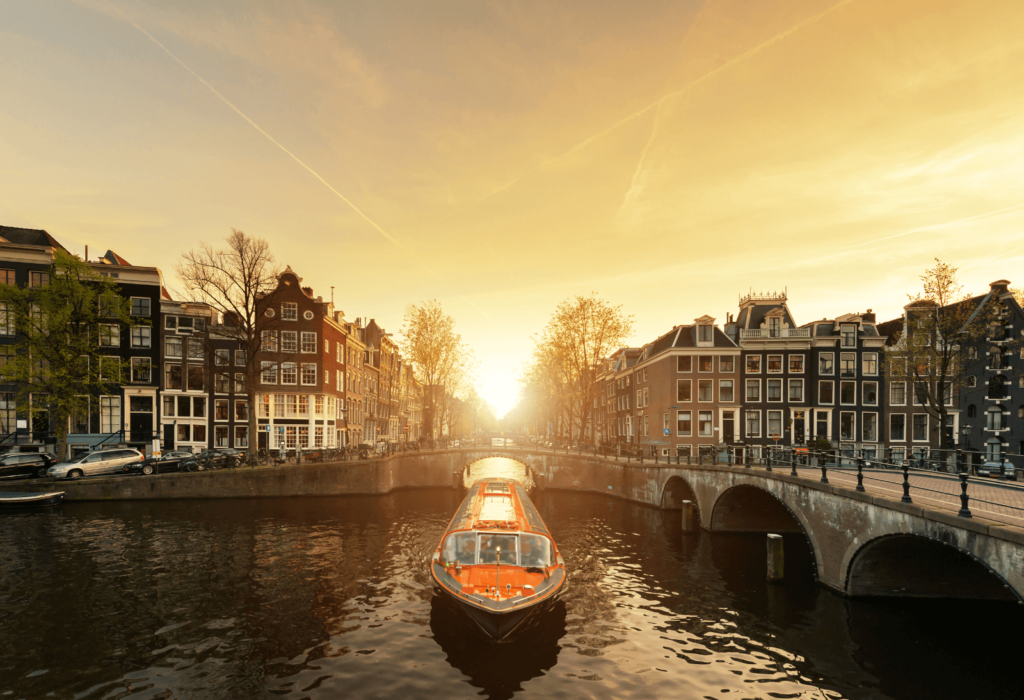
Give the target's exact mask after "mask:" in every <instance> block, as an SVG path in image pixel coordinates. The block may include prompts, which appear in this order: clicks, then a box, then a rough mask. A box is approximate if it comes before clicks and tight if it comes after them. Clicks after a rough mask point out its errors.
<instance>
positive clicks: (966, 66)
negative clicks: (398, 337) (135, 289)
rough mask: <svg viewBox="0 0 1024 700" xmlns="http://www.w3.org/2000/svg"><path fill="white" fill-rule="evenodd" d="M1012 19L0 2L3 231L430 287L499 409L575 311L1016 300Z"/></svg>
mask: <svg viewBox="0 0 1024 700" xmlns="http://www.w3.org/2000/svg"><path fill="white" fill-rule="evenodd" d="M1022 27H1024V2H1020V0H1006V1H1003V2H1000V1H997V0H986V1H985V2H974V3H965V2H962V1H960V0H958V1H954V0H843V1H841V2H835V1H834V0H792V1H790V0H771V1H769V0H705V1H696V0H693V1H689V0H673V1H671V2H602V1H598V0H579V1H573V2H570V1H568V0H559V1H558V2H539V1H538V2H518V3H497V2H483V1H480V0H467V1H465V2H425V1H423V0H409V1H408V2H373V3H370V2H365V1H356V0H352V1H345V2H288V3H271V2H265V3H259V2H250V1H248V0H247V1H245V2H241V1H239V2H216V3H210V2H207V1H202V2H199V1H196V2H127V1H126V0H110V2H106V1H105V0H81V1H80V2H71V1H60V2H57V1H49V0H31V1H30V0H0V224H4V225H10V226H25V227H32V228H44V229H46V230H48V231H49V232H50V233H52V234H53V235H54V236H55V237H56V238H57V239H58V240H60V241H61V242H62V243H63V244H64V245H65V246H66V247H67V248H69V249H71V250H72V251H74V252H82V251H83V249H84V246H86V245H88V246H89V247H90V253H91V254H92V255H93V256H95V255H98V254H102V253H103V252H104V251H105V250H107V249H108V248H109V249H113V250H115V251H116V252H117V253H119V254H120V255H122V256H123V257H125V258H127V259H128V260H129V261H131V262H132V263H134V264H138V265H154V266H157V267H160V268H161V269H162V270H163V272H164V274H165V275H166V279H167V282H168V283H169V286H170V288H171V289H172V291H173V290H175V289H178V290H180V284H179V283H178V281H177V280H176V279H175V278H174V276H173V275H174V273H173V268H174V265H175V262H176V261H177V259H178V258H179V256H180V255H181V253H182V252H183V251H185V250H188V249H190V248H192V247H194V246H196V245H197V243H199V242H200V241H218V240H221V239H223V238H224V237H225V236H226V235H227V234H228V233H230V229H231V228H232V227H234V228H239V229H242V230H244V231H245V232H246V233H249V234H252V235H256V236H260V237H263V238H266V239H267V240H268V241H269V242H270V243H271V246H272V247H273V249H274V251H275V253H276V256H277V259H278V261H279V262H280V263H281V264H282V265H284V264H288V265H291V266H292V268H293V269H294V270H295V271H296V272H297V273H298V274H299V275H300V276H302V277H303V278H304V281H305V283H306V284H308V285H310V286H312V287H313V288H314V290H315V293H317V294H323V295H324V296H325V297H327V296H329V295H330V287H331V286H332V285H333V286H334V287H335V300H336V303H337V306H338V307H339V308H341V309H343V310H344V311H345V313H346V317H347V318H350V319H351V318H355V317H357V316H366V317H373V318H376V319H377V321H378V322H379V323H381V324H382V325H383V326H385V327H386V328H387V329H388V330H392V331H395V332H398V331H400V329H401V325H402V317H403V314H404V313H405V311H406V309H407V308H408V307H409V305H410V304H413V303H416V302H418V301H422V300H426V299H430V298H437V299H438V300H440V301H441V303H442V305H443V306H444V308H445V309H446V310H447V311H448V312H449V313H451V314H452V315H453V316H454V317H455V318H456V320H457V324H458V329H459V330H460V331H461V332H462V334H463V338H464V340H465V341H466V342H467V343H468V344H469V345H470V346H471V347H473V348H474V349H475V350H476V353H477V355H478V356H479V358H480V360H481V368H480V382H479V386H480V389H481V393H482V394H483V395H484V397H485V398H487V399H488V400H490V402H491V403H492V404H493V405H494V406H495V407H496V408H497V409H498V411H499V413H504V411H506V410H507V409H508V408H510V407H511V406H512V404H513V403H514V401H515V392H516V376H517V374H518V371H519V368H520V366H521V365H522V363H523V362H524V361H525V360H526V358H527V357H528V355H529V351H530V345H531V341H530V336H531V334H534V333H536V332H538V331H539V330H540V329H541V328H542V327H543V326H544V324H545V322H546V321H547V319H548V317H549V315H550V313H551V312H552V310H553V309H554V307H555V305H556V304H557V303H558V302H559V301H561V300H563V299H565V298H567V297H570V296H572V295H576V294H589V293H591V292H596V293H598V294H599V295H600V296H601V297H603V298H605V299H607V300H609V301H612V302H613V303H617V304H618V303H621V304H622V305H623V307H624V309H625V310H626V311H627V312H629V313H632V314H634V316H635V325H636V333H635V335H634V337H633V338H632V339H631V343H632V344H640V343H643V342H646V341H648V340H651V339H653V338H654V337H656V336H658V335H660V334H661V333H663V332H665V331H667V330H668V329H670V328H671V327H672V326H673V325H677V324H680V323H689V322H692V320H693V319H694V318H697V317H700V316H703V315H704V314H710V315H711V316H713V317H715V318H716V319H718V321H719V322H720V323H721V322H723V321H724V319H725V315H726V313H727V312H735V310H736V302H737V297H738V295H740V294H745V293H747V292H748V291H749V290H751V289H753V290H755V291H759V290H760V291H770V290H771V291H774V290H782V289H783V288H786V289H788V292H789V298H790V308H791V309H792V311H793V313H794V315H795V317H796V320H797V322H798V323H801V324H802V323H806V322H808V321H811V320H814V319H818V318H822V317H825V316H828V317H832V316H836V315H839V314H843V313H848V312H852V311H865V310H866V309H868V308H871V309H874V310H875V311H876V313H878V314H879V317H880V319H879V320H887V319H889V318H892V317H894V316H896V315H897V314H898V313H899V311H900V308H901V307H902V305H903V304H905V303H906V293H907V292H913V291H915V290H917V289H919V286H920V285H919V280H918V276H919V275H920V274H921V272H922V271H923V270H924V269H925V268H926V267H928V266H929V265H930V264H931V262H932V259H933V258H934V257H939V258H941V259H943V260H944V261H946V262H949V263H952V264H953V265H955V266H957V267H959V268H960V277H961V281H962V282H963V283H964V286H965V288H966V289H967V290H969V291H981V290H984V289H987V285H988V283H989V282H991V281H993V280H996V279H999V278H1006V279H1009V280H1011V282H1012V283H1013V284H1014V285H1015V286H1016V285H1019V286H1024V270H1022V269H1021V268H1022V262H1024V88H1022V86H1024V32H1022V31H1021V28H1022Z"/></svg>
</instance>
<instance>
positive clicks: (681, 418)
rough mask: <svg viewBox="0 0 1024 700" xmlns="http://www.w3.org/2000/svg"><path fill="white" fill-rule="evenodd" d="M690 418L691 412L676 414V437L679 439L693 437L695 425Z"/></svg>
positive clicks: (678, 412)
mask: <svg viewBox="0 0 1024 700" xmlns="http://www.w3.org/2000/svg"><path fill="white" fill-rule="evenodd" d="M690 416H691V414H690V411H677V412H676V435H678V436H679V437H690V436H691V435H693V423H692V422H691V417H690Z"/></svg>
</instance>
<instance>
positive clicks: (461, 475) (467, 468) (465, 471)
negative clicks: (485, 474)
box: [456, 452, 540, 485]
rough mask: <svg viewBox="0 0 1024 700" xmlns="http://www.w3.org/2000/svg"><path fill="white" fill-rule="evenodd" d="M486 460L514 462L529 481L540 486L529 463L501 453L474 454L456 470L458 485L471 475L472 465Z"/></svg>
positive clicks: (537, 475)
mask: <svg viewBox="0 0 1024 700" xmlns="http://www.w3.org/2000/svg"><path fill="white" fill-rule="evenodd" d="M486 459H505V460H508V461H510V462H515V463H516V464H518V465H519V466H520V467H522V469H523V472H524V473H525V474H526V475H527V476H528V477H529V478H530V480H531V481H532V482H533V483H534V484H535V485H539V484H540V479H539V474H538V472H537V471H536V470H535V469H534V468H533V465H531V464H530V463H529V462H527V461H526V460H524V459H521V458H518V457H514V456H512V455H510V454H508V453H504V454H502V453H497V452H495V453H490V454H483V455H481V454H479V453H476V454H474V455H473V456H472V458H471V459H470V460H469V461H468V462H466V463H465V464H464V465H463V466H462V467H461V468H459V469H458V470H457V472H456V473H457V475H458V483H459V484H462V483H464V482H465V481H466V477H467V476H468V475H470V474H471V473H472V470H473V465H475V464H477V463H479V462H482V461H484V460H486Z"/></svg>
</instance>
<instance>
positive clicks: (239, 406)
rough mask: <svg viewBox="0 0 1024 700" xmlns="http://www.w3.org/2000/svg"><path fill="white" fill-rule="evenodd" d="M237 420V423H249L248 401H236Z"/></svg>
mask: <svg viewBox="0 0 1024 700" xmlns="http://www.w3.org/2000/svg"><path fill="white" fill-rule="evenodd" d="M235 420H236V421H247V420H249V402H248V401H235Z"/></svg>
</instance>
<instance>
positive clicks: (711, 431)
mask: <svg viewBox="0 0 1024 700" xmlns="http://www.w3.org/2000/svg"><path fill="white" fill-rule="evenodd" d="M705 416H707V424H708V431H707V432H706V433H705V432H704V430H703V425H704V420H705ZM697 436H698V437H714V436H715V412H714V411H697Z"/></svg>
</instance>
